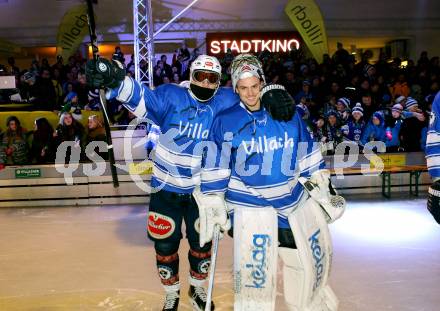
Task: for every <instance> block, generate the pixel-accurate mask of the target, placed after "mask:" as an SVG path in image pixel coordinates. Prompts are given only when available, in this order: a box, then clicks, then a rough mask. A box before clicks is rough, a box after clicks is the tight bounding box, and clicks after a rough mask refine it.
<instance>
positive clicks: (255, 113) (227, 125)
mask: <svg viewBox="0 0 440 311" xmlns="http://www.w3.org/2000/svg"><path fill="white" fill-rule="evenodd" d="M231 73H232V84H233V88H234V90H235V91H236V92H237V93H238V94H239V96H240V100H241V102H240V105H236V106H233V107H232V108H230V109H228V110H225V111H223V112H222V113H220V114H219V115H218V116H217V117H216V118H215V120H214V123H213V126H212V128H211V133H210V137H211V139H210V140H211V141H212V142H213V144H214V145H213V146H210V148H208V151H207V153H206V161H205V166H204V168H203V170H202V184H201V189H200V191H195V194H194V196H195V198H196V201H197V202H198V204H199V206H204V207H205V208H207V209H212V210H213V211H211V212H210V213H206V214H208V215H214V217H211V218H206V219H203V217H201V219H200V223H201V228H200V241H201V243H205V242H208V241H210V240H211V239H212V235H213V232H212V228H214V225H215V223H217V224H219V225H222V226H224V223H225V222H226V220H225V219H226V216H225V215H226V210H228V212H229V215H230V216H231V217H232V218H233V217H234V212H237V210H239V209H242V208H247V207H251V208H254V209H255V210H256V211H258V209H262V208H265V207H269V208H272V209H275V210H276V212H277V216H278V221H275V222H276V223H275V224H274V226H276V227H277V228H278V243H275V245H279V248H278V252H279V254H280V257H281V259H282V260H283V262H284V284H285V285H284V290H285V293H284V298H285V300H286V303H287V306H288V307H289V310H305V309H304V308H306V307H310V306H309V302H310V301H309V299H308V298H309V296H310V295H312V292H315V290H313V291H308V290H307V289H308V288H310V286H309V285H310V284H311V283H312V278H313V276H312V275H311V273H310V272H311V271H314V268H312V266H313V265H315V264H314V263H313V259H312V258H311V257H310V256H311V255H310V254H311V253H310V252H308V251H307V250H298V248H299V247H298V248H297V245H298V242H300V245H301V246H303V245H304V243H303V242H304V241H307V238H309V237H308V236H307V237H305V236H304V234H303V233H301V232H302V231H301V230H304V228H300V227H299V226H295V229H296V233H295V231H294V230H293V228H292V224H291V215H292V214H296V215H297V213H296V212H295V211H296V210H299V209H300V207H301V206H302V205H304V204H305V203H306V202H307V200H309V196H311V197H312V198H313V199H316V200H317V201H319V204H320V205H321V206H323V205H324V206H325V207H326V208H327V210H325V209H324V208H323V209H324V210H325V212H324V213H323V212H321V211H318V213H317V214H316V215H315V214H313V212H312V208H310V209H309V208H308V207H304V208H303V209H304V210H305V212H304V213H306V214H307V213H308V214H307V215H308V216H307V217H306V218H304V219H302V220H301V221H305V222H306V223H307V222H308V221H310V222H311V223H312V222H313V221H314V219H315V218H316V219H317V218H319V219H321V220H323V222H324V223H325V218H324V214H325V216H327V218H328V220H330V221H333V220H335V219H336V218H338V217H340V215H341V214H342V212H343V210H344V206H345V201H344V200H343V198H342V197H339V196H336V193H335V192H334V190H333V189H332V187H331V185H330V183H329V173H328V171H323V170H322V169H323V168H324V161H323V158H322V156H321V152H320V149H319V145H318V144H316V145H314V144H313V141H312V139H311V137H310V134H309V133H308V131H307V128H306V124H305V123H304V122H303V120H301V117H300V115H299V114H295V115H294V116H293V118H292V119H290V120H288V121H287V122H278V121H275V120H273V119H272V118H271V117H270V114H269V113H268V111H267V109H266V108H265V106H266V105H267V106H270V103H272V102H279V103H284V105H291V106H294V101H293V99H292V98H291V97H290V95H289V94H288V93H287V92H286V91H285V89H284V88H283V87H282V86H279V85H269V86H266V87H265V88H264V89H263V91H262V94H263V95H262V97H261V99H260V91H261V87H262V81H263V80H264V79H263V78H262V70H261V64H260V63H259V61H258V59H256V57H254V56H251V55H246V54H242V55H239V56H237V57H236V58H235V59H234V61H233V63H232V65H231ZM209 149H211V150H209ZM214 159H215V160H214ZM304 185H307V186H308V187H307V191H305V188H304ZM330 192H331V193H330ZM336 197H337V198H338V200H339V201H338V200H333V199H334V198H336ZM331 200H333V202H336V201H338V202H339V204H340V205H339V206H337V207H335V206H334V205H332V204H331V203H330V201H331ZM225 202H226V204H225ZM329 206H330V208H329ZM314 211H316V209H314ZM297 221H298V220H297ZM246 222H248V223H252V219H246ZM203 223H208V225H205V226H202V224H203ZM209 223H210V224H209ZM204 228H208V229H207V230H205V229H204ZM234 230H242V227H241V226H240V227H239V228H235V229H234ZM324 231H328V229H326V224H325V226H324V227H323V228H321V230H320V229H318V231H316V232H315V233H318V235H319V232H322V236H324ZM327 236H328V235H327ZM305 243H306V244H307V242H305ZM327 244H328V243H327ZM327 244H326V245H327ZM323 247H324V246H323ZM244 248H245V249H248V250H250V249H252V246H249V248H247V247H244ZM323 249H324V248H323ZM325 249H326V250H327V248H325ZM300 251H304V252H300ZM234 252H237V249H235V248H234ZM307 254H308V255H310V256H308V255H307ZM321 255H322V257H324V254H321ZM321 255H319V256H321ZM262 256H263V258H265V257H264V256H265V255H262ZM326 256H327V259H324V258H321V259H322V262H324V261H325V262H326V263H328V262H329V260H330V257H331V254H329V253H327V254H326ZM306 259H309V260H307V262H306V263H304V260H306ZM263 266H264V265H263ZM315 266H316V265H315ZM247 267H249V265H248V266H247ZM309 268H310V269H309ZM322 269H324V270H325V271H328V269H329V265H326V268H322ZM322 269H321V270H322ZM305 270H306V272H304V273H301V271H305ZM307 271H308V272H309V273H307ZM255 273H257V272H255ZM320 273H322V271H320ZM257 274H258V273H257ZM260 274H261V273H260ZM323 275H326V274H325V273H323ZM324 278H326V277H323V279H324ZM240 281H241V278H238V279H236V280H235V282H240ZM325 283H326V281H323V282H322V284H323V285H322V286H324V285H325ZM315 285H316V284H315ZM316 286H317V288H318V287H319V286H320V285H316ZM248 287H249V286H248V285H243V286H239V288H240V289H242V290H244V289H246V288H248ZM324 287H325V288H324V289H323V292H324V294H322V296H320V299H318V300H319V301H318V300H317V299H315V300H313V302H311V304H313V308H312V309H307V310H318V309H319V310H336V306H337V299H336V297H335V296H334V294H333V293H332V292H331V290H330V289H329V287H328V286H324ZM317 292H319V291H317ZM244 296H246V297H249V295H244ZM257 296H258V294H257V295H254V296H253V297H254V298H255V299H258V297H257ZM273 298H274V297H273ZM323 299H324V300H326V299H327V300H328V301H327V302H326V303H325V305H326V306H327V309H325V307H324V306H323V305H322V304H323V303H324V302H322V300H323ZM317 301H318V302H317ZM252 303H253V302H251V304H250V305H252ZM248 307H249V306H248ZM323 308H324V309H323ZM234 309H237V310H245V309H246V310H247V307H244V306H243V305H241V304H237V300H236V304H235V307H234ZM265 310H266V309H265ZM271 310H272V309H271Z"/></svg>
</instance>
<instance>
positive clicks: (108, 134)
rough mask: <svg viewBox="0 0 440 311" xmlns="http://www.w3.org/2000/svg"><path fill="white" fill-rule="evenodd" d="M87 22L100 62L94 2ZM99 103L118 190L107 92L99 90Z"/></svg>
mask: <svg viewBox="0 0 440 311" xmlns="http://www.w3.org/2000/svg"><path fill="white" fill-rule="evenodd" d="M87 21H88V23H89V34H90V44H91V46H92V53H93V59H94V60H98V57H99V55H98V52H99V51H98V37H97V36H96V27H95V15H94V13H93V3H92V0H87ZM99 101H100V104H101V109H102V113H103V115H104V128H105V136H106V138H107V139H106V140H107V148H108V159H109V162H110V171H111V173H112V180H113V187H114V188H118V187H119V180H118V174H117V172H116V166H115V153H114V151H113V142H112V135H111V132H110V122H109V118H108V113H107V109H106V100H105V92H104V90H102V89H101V90H99Z"/></svg>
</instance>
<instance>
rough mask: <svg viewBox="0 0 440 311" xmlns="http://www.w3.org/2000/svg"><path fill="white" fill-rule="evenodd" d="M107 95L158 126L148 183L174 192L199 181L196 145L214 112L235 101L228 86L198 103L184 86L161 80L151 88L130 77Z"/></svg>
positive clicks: (189, 188) (190, 188)
mask: <svg viewBox="0 0 440 311" xmlns="http://www.w3.org/2000/svg"><path fill="white" fill-rule="evenodd" d="M108 97H110V98H112V97H116V99H117V100H119V101H121V102H122V103H124V106H125V107H126V108H127V109H128V110H130V111H131V112H133V113H134V114H135V115H136V116H137V117H139V118H146V119H149V120H151V122H152V123H154V124H156V125H158V126H159V127H160V129H161V132H162V134H161V135H160V137H159V141H158V143H157V146H156V153H155V159H154V167H153V177H152V179H151V186H152V187H154V188H156V189H163V190H166V191H171V192H177V193H191V192H192V191H193V189H194V187H195V185H198V184H200V169H201V161H202V152H203V149H201V148H198V147H197V146H198V144H199V143H200V142H201V141H202V140H205V139H207V138H208V136H209V131H210V128H211V125H212V121H213V119H214V116H215V115H217V114H218V113H219V112H221V111H223V110H225V109H227V108H230V107H232V106H233V105H236V104H238V103H239V98H238V96H237V95H236V94H234V93H233V92H232V89H230V88H220V89H219V90H218V92H217V94H216V95H215V96H214V97H213V98H212V99H211V100H209V101H208V102H206V103H200V102H199V101H197V100H196V99H194V98H193V97H192V96H191V94H190V93H189V91H188V89H187V88H183V87H180V86H178V85H175V84H165V85H161V86H159V87H158V88H157V89H155V90H154V91H152V90H150V89H149V88H148V87H146V86H145V85H140V84H139V83H138V82H137V81H135V80H134V79H132V78H130V77H126V78H125V80H124V81H123V83H122V84H121V86H120V87H119V88H118V89H114V90H112V91H111V93H110V94H109V96H108Z"/></svg>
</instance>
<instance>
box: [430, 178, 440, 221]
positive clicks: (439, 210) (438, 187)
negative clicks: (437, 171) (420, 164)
mask: <svg viewBox="0 0 440 311" xmlns="http://www.w3.org/2000/svg"><path fill="white" fill-rule="evenodd" d="M428 211H429V212H430V213H431V214H432V216H433V217H434V219H435V221H437V223H438V224H440V179H439V180H436V181H435V182H434V183H433V184H432V185H431V187H429V190H428Z"/></svg>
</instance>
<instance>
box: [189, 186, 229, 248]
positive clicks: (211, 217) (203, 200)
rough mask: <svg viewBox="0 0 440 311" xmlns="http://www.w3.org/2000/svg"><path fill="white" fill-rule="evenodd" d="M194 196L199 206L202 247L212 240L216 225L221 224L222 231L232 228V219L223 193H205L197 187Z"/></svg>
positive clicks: (200, 241)
mask: <svg viewBox="0 0 440 311" xmlns="http://www.w3.org/2000/svg"><path fill="white" fill-rule="evenodd" d="M193 197H194V199H195V200H196V202H197V206H198V207H199V223H200V237H199V243H200V247H203V246H204V245H205V244H206V243H208V242H210V241H211V240H212V237H213V235H214V228H215V225H219V226H220V230H221V231H228V230H229V229H231V221H230V220H229V217H228V213H227V209H226V202H225V200H224V198H223V197H222V195H219V194H203V193H202V192H201V191H200V189H199V188H195V189H194V191H193Z"/></svg>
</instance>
